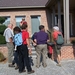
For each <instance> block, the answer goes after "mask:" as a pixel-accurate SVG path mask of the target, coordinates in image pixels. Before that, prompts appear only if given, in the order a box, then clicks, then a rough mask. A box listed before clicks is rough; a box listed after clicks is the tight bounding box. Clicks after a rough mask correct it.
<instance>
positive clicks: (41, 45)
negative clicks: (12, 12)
mask: <svg viewBox="0 0 75 75" xmlns="http://www.w3.org/2000/svg"><path fill="white" fill-rule="evenodd" d="M23 20H24V19H23ZM27 28H28V25H27V22H23V23H22V22H20V27H17V26H16V27H14V28H13V24H9V25H8V28H6V29H5V31H4V36H5V39H6V43H7V48H8V63H9V64H8V66H9V67H11V66H14V63H16V64H17V67H16V69H17V68H18V69H19V73H22V72H26V70H25V67H26V68H27V73H28V74H31V73H34V72H35V71H34V70H32V68H31V65H30V61H29V54H30V53H31V52H32V51H31V46H30V40H29V33H28V30H27ZM13 32H14V33H13ZM58 33H59V34H62V33H61V32H60V31H59V27H57V26H54V27H53V39H54V44H55V50H56V52H57V60H58V65H60V59H61V58H60V52H61V51H60V50H59V49H61V46H60V48H59V49H58V47H57V44H56V39H57V36H58ZM48 42H50V39H49V36H48V34H47V33H46V32H45V27H44V26H43V25H40V26H39V32H36V33H35V35H34V36H33V37H32V43H33V45H34V46H35V50H36V53H37V59H36V67H37V68H39V67H40V66H41V62H40V59H41V57H42V65H43V67H46V66H47V63H46V56H47V52H48V49H47V43H48ZM14 47H15V54H16V56H15V57H14V60H13V52H14Z"/></svg>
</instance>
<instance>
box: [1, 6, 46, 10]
mask: <svg viewBox="0 0 75 75" xmlns="http://www.w3.org/2000/svg"><path fill="white" fill-rule="evenodd" d="M18 8H45V6H17V7H0V9H18Z"/></svg>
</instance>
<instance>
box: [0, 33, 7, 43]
mask: <svg viewBox="0 0 75 75" xmlns="http://www.w3.org/2000/svg"><path fill="white" fill-rule="evenodd" d="M5 43H6V41H5V37H4V36H3V35H1V34H0V44H5Z"/></svg>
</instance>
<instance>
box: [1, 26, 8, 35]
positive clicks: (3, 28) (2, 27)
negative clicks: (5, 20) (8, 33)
mask: <svg viewBox="0 0 75 75" xmlns="http://www.w3.org/2000/svg"><path fill="white" fill-rule="evenodd" d="M6 28H7V27H6V26H5V25H0V34H2V35H3V33H4V30H5V29H6Z"/></svg>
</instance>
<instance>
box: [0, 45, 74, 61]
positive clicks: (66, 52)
mask: <svg viewBox="0 0 75 75" xmlns="http://www.w3.org/2000/svg"><path fill="white" fill-rule="evenodd" d="M0 52H2V53H3V54H4V56H5V57H6V58H7V56H8V49H7V47H6V46H5V45H4V46H0ZM74 57H75V46H63V47H62V48H61V60H67V59H74Z"/></svg>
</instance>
